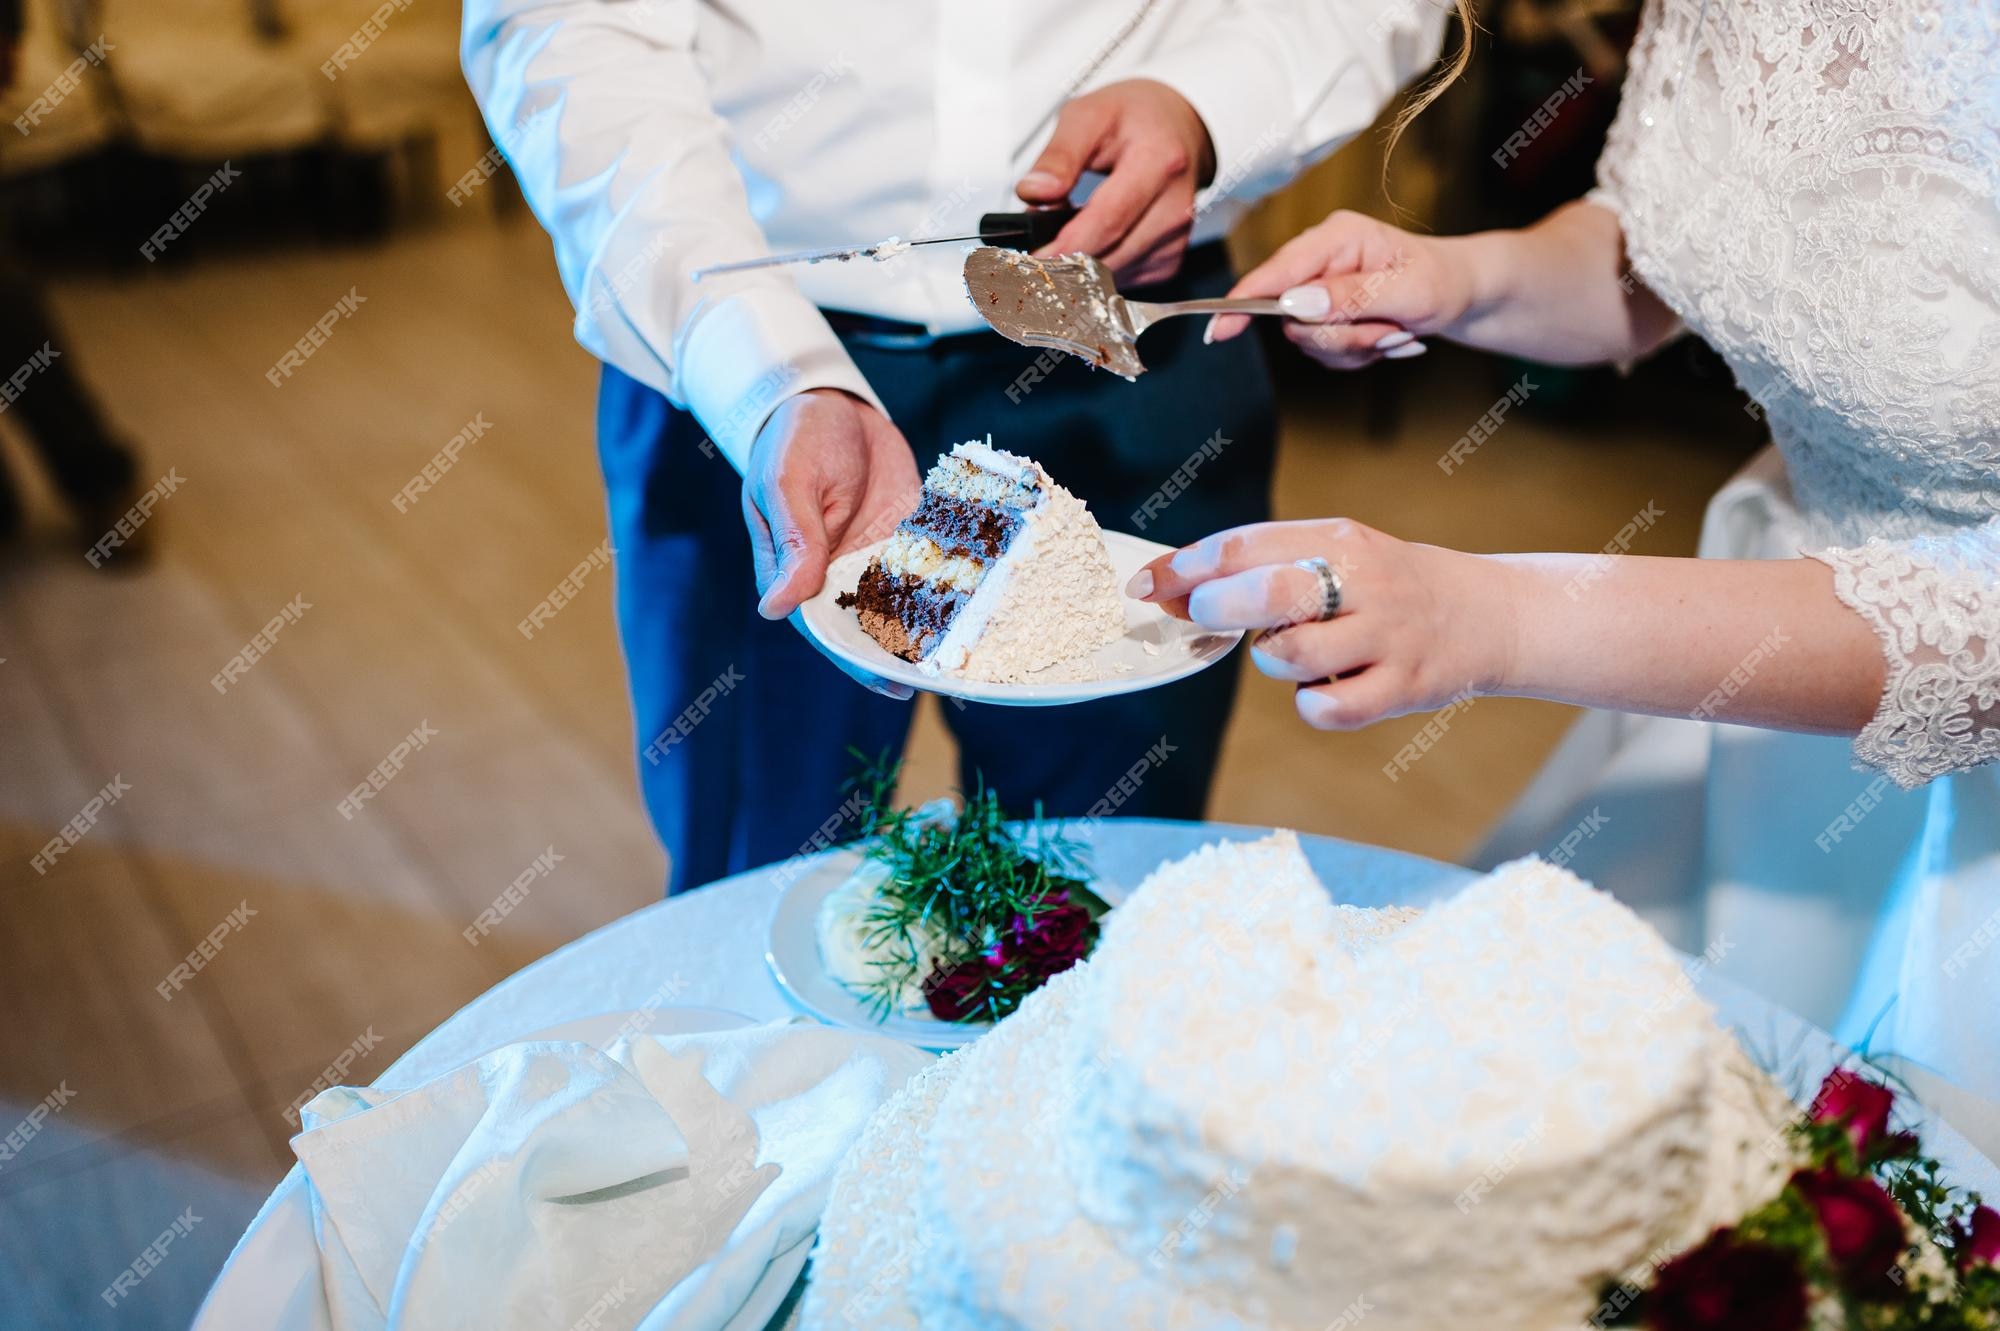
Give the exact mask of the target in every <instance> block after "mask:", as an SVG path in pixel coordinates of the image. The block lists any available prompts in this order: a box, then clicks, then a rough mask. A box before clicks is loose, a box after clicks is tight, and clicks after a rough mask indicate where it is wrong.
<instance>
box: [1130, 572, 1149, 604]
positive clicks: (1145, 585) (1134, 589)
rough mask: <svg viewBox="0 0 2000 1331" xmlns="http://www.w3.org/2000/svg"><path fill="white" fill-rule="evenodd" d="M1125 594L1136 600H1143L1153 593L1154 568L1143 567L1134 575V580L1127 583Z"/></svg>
mask: <svg viewBox="0 0 2000 1331" xmlns="http://www.w3.org/2000/svg"><path fill="white" fill-rule="evenodd" d="M1125 594H1126V595H1127V596H1129V597H1131V598H1132V599H1133V600H1135V601H1143V600H1145V599H1146V598H1147V597H1148V596H1151V595H1152V594H1153V570H1151V569H1149V568H1142V569H1140V570H1139V571H1138V572H1137V573H1134V574H1133V575H1132V581H1130V582H1128V583H1126V584H1125Z"/></svg>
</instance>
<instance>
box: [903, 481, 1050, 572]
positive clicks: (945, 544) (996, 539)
mask: <svg viewBox="0 0 2000 1331" xmlns="http://www.w3.org/2000/svg"><path fill="white" fill-rule="evenodd" d="M902 526H903V530H905V531H912V532H916V533H917V534H919V535H921V536H928V537H930V538H931V540H933V541H935V542H937V544H938V545H939V546H940V547H941V548H942V549H943V550H944V551H945V552H946V553H947V554H953V555H974V556H976V557H978V558H980V559H983V560H987V561H989V562H990V561H992V560H995V559H998V558H999V557H1000V556H1001V555H1002V554H1004V553H1005V552H1006V549H1007V545H1008V543H1009V542H1010V541H1012V540H1013V539H1014V533H1015V532H1017V531H1019V530H1020V529H1021V510H1019V509H1017V508H1001V507H998V506H996V505H993V504H983V503H980V502H979V501H977V500H974V499H959V498H954V497H953V496H951V495H946V494H939V493H938V492H937V491H935V490H932V489H929V488H926V489H925V490H924V492H923V498H922V499H921V500H919V501H918V503H917V511H916V512H914V513H912V514H910V516H909V517H907V518H904V519H903V523H902Z"/></svg>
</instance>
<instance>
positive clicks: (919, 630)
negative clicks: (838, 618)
mask: <svg viewBox="0 0 2000 1331" xmlns="http://www.w3.org/2000/svg"><path fill="white" fill-rule="evenodd" d="M970 599H971V598H970V596H969V595H968V594H966V593H963V592H953V591H945V590H943V589H941V588H939V587H938V586H937V585H936V584H935V583H929V582H925V581H924V580H923V579H922V578H918V577H913V576H911V575H908V574H905V575H903V576H902V577H897V576H896V575H894V574H892V573H889V572H887V571H886V570H884V569H883V568H882V567H881V566H880V565H879V564H874V563H871V564H869V565H868V567H867V568H866V569H864V570H862V573H861V581H860V582H859V583H857V584H856V586H855V588H854V590H853V591H852V592H848V593H845V594H843V595H841V596H839V597H836V598H835V602H834V603H835V604H836V605H838V606H840V607H841V608H842V609H843V610H849V609H851V610H853V611H854V612H855V617H856V618H858V619H859V620H860V621H861V627H862V630H863V631H864V632H866V633H867V634H868V636H869V637H871V638H873V639H875V641H876V642H878V643H880V644H882V650H883V651H886V652H888V653H890V654H891V655H893V656H899V657H901V658H902V659H903V660H905V661H910V662H916V661H921V660H922V659H923V657H924V653H926V652H927V651H929V650H930V649H931V647H932V646H934V645H935V644H936V642H937V640H938V639H939V638H941V637H943V636H944V631H945V629H946V627H947V626H949V625H950V623H951V621H952V618H953V616H955V615H957V614H958V611H959V607H960V606H962V605H964V604H965V603H966V601H968V600H970Z"/></svg>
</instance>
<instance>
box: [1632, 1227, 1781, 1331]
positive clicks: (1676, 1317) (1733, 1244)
mask: <svg viewBox="0 0 2000 1331" xmlns="http://www.w3.org/2000/svg"><path fill="white" fill-rule="evenodd" d="M1646 1324H1647V1325H1648V1326H1650V1327H1653V1328H1654V1331H1803V1328H1804V1326H1805V1324H1806V1285H1805V1278H1804V1276H1802V1275H1801V1274H1800V1272H1799V1262H1798V1258H1796V1257H1794V1256H1793V1255H1792V1254H1791V1253H1788V1252H1786V1251H1785V1250H1784V1249H1782V1248H1775V1247H1772V1246H1771V1245H1770V1244H1768V1243H1744V1242H1739V1241H1738V1240H1737V1238H1736V1231H1734V1230H1730V1229H1718V1230H1717V1231H1716V1232H1715V1233H1714V1234H1712V1235H1710V1236H1709V1238H1708V1240H1707V1242H1705V1243H1703V1244H1702V1245H1701V1246H1700V1247H1698V1248H1693V1249H1690V1250H1689V1251H1687V1252H1685V1253H1682V1254H1681V1255H1680V1256H1679V1257H1676V1258H1675V1259H1674V1260H1673V1261H1671V1262H1668V1263H1667V1264H1666V1265H1665V1266H1663V1267H1661V1268H1660V1274H1659V1277H1658V1279H1656V1280H1655V1281H1654V1282H1653V1289H1652V1292H1651V1293H1650V1294H1649V1295H1648V1296H1647V1298H1646Z"/></svg>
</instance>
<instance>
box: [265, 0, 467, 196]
mask: <svg viewBox="0 0 2000 1331" xmlns="http://www.w3.org/2000/svg"><path fill="white" fill-rule="evenodd" d="M267 2H268V3H270V4H272V5H273V7H274V10H275V13H276V17H277V20H278V23H279V25H280V26H281V27H282V28H283V30H284V32H285V38H286V49H287V51H288V52H290V54H291V56H292V58H293V59H294V60H296V61H298V62H299V63H300V64H301V65H303V66H304V67H306V68H308V69H309V70H311V72H312V77H313V82H314V88H315V91H316V92H317V93H318V95H319V96H320V98H321V99H322V102H323V103H324V105H325V106H326V109H327V114H328V117H329V119H330V121H331V124H332V130H333V136H334V141H335V143H336V145H337V147H338V149H339V151H340V153H341V155H342V156H343V157H344V158H345V159H346V164H347V168H348V169H347V171H346V175H347V176H348V179H347V181H346V182H345V185H344V187H343V189H342V190H341V191H340V193H341V194H342V195H344V196H346V197H348V198H350V199H354V200H356V201H358V202H359V203H360V204H361V205H362V206H364V207H366V206H370V205H372V208H373V211H374V213H375V216H374V217H373V218H371V219H367V221H368V222H369V223H370V224H371V225H370V229H378V230H379V229H380V228H381V227H383V226H386V224H387V222H388V218H389V215H390V213H391V211H392V208H393V197H392V196H393V190H394V183H395V177H396V176H397V175H398V174H399V173H400V174H401V175H402V176H403V178H404V179H405V181H406V183H407V185H408V187H409V188H408V193H409V195H410V196H411V197H412V198H415V199H421V200H425V201H434V200H435V199H436V198H438V197H439V196H440V194H441V191H442V185H441V184H440V183H439V179H438V166H437V143H438V136H439V133H440V130H441V128H442V127H443V126H444V124H445V122H446V121H447V119H448V118H453V117H458V118H463V117H464V116H465V115H466V114H467V111H468V108H469V107H470V106H471V98H470V94H469V93H467V91H466V88H465V80H464V77H463V76H462V75H461V74H460V72H459V67H458V22H459V11H458V6H457V4H456V3H453V2H452V0H406V2H405V3H404V4H403V5H402V6H401V7H398V5H397V4H395V3H383V0H267ZM371 195H378V196H379V197H373V198H371V197H370V196H371Z"/></svg>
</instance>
